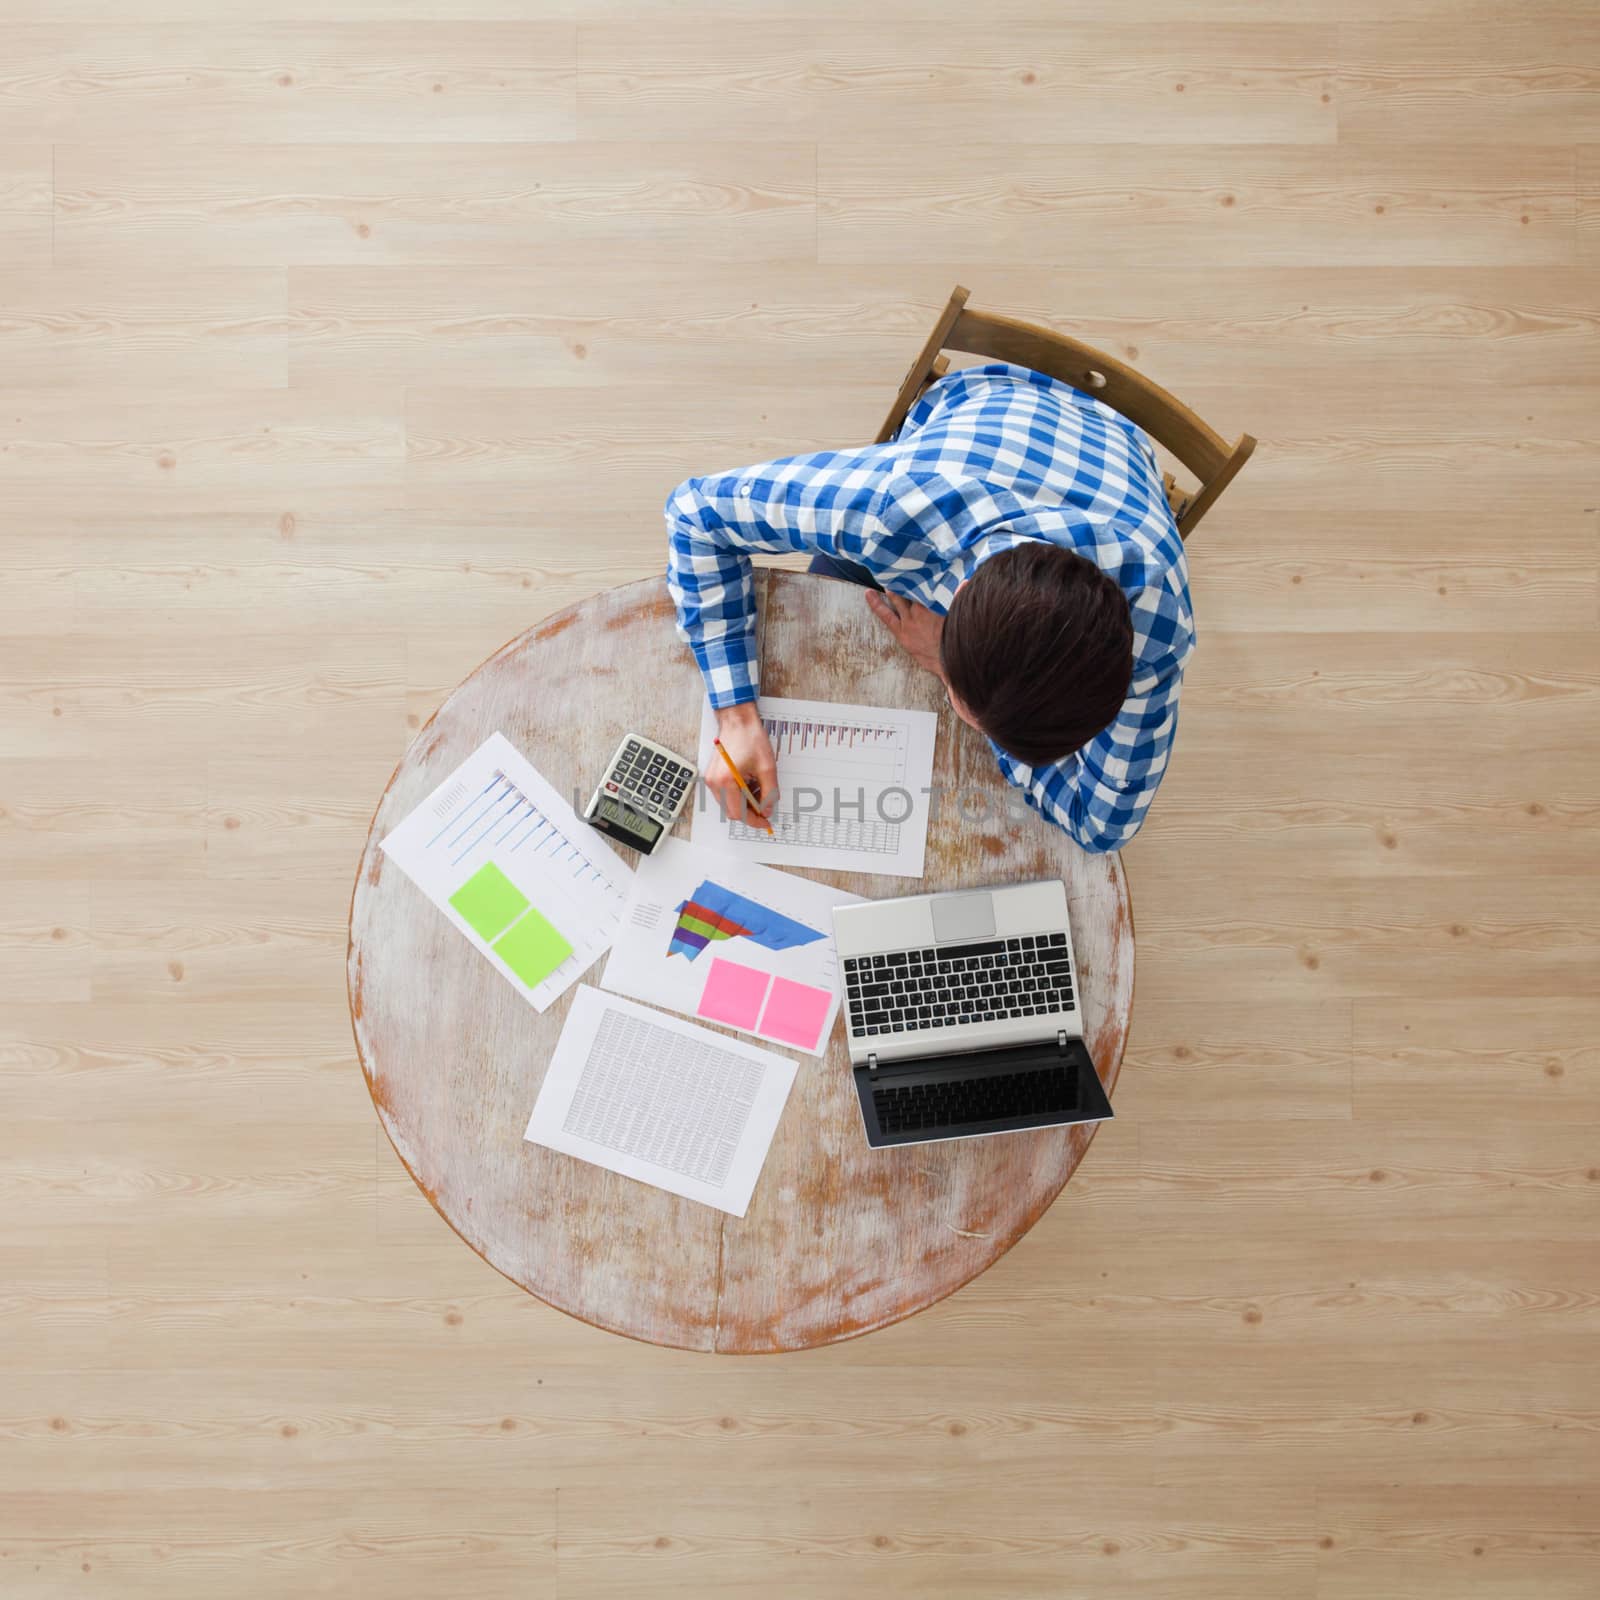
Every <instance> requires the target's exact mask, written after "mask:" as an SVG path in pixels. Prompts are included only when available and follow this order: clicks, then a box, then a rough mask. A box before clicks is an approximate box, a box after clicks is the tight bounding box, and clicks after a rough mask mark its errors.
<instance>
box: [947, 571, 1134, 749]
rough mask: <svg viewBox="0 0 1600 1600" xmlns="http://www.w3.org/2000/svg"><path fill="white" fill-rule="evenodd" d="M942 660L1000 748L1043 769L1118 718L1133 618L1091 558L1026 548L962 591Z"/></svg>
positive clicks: (1129, 672) (1128, 676)
mask: <svg viewBox="0 0 1600 1600" xmlns="http://www.w3.org/2000/svg"><path fill="white" fill-rule="evenodd" d="M939 662H940V665H941V666H942V667H943V668H944V676H945V682H946V683H948V684H949V686H950V688H951V689H952V690H953V691H954V692H955V694H956V696H957V697H958V698H959V699H960V700H961V701H963V702H964V703H965V705H966V707H967V709H968V710H969V711H970V712H971V713H972V714H973V716H974V717H976V718H977V719H978V725H979V727H981V728H982V729H983V731H984V732H985V733H986V734H988V735H989V737H990V738H991V739H993V740H994V742H995V743H996V744H997V745H999V746H1000V748H1001V749H1002V750H1004V751H1006V752H1007V753H1008V754H1009V755H1012V756H1014V757H1015V758H1016V759H1017V760H1018V761H1025V762H1027V763H1028V765H1029V766H1034V767H1038V766H1046V765H1048V764H1049V763H1051V762H1053V761H1060V760H1062V759H1064V758H1065V757H1066V756H1069V755H1071V754H1072V752H1073V751H1074V750H1077V749H1079V748H1080V747H1082V746H1083V745H1086V744H1087V743H1088V742H1089V741H1090V740H1091V739H1092V738H1094V736H1095V735H1096V734H1097V733H1101V732H1103V731H1104V730H1105V729H1106V728H1107V727H1109V726H1110V725H1111V723H1112V722H1114V721H1115V720H1116V716H1117V713H1118V711H1120V710H1121V709H1122V702H1123V701H1124V700H1125V699H1127V697H1128V685H1129V683H1130V682H1131V681H1132V678H1133V619H1132V618H1131V617H1130V616H1129V614H1128V602H1127V599H1126V597H1125V596H1124V595H1123V593H1122V590H1121V589H1120V588H1119V587H1118V586H1117V583H1116V581H1115V580H1114V579H1113V578H1111V577H1109V576H1108V575H1107V574H1106V573H1104V572H1102V571H1101V570H1100V568H1099V567H1097V566H1096V565H1095V564H1094V563H1093V562H1092V561H1086V560H1085V559H1084V558H1083V557H1082V556H1080V555H1076V554H1074V553H1073V552H1072V551H1071V550H1063V549H1061V548H1060V547H1059V546H1058V545H1053V544H1042V543H1038V542H1029V543H1027V544H1020V545H1016V546H1014V547H1013V548H1011V549H1010V550H1002V551H1001V552H1000V553H999V554H998V555H993V556H991V557H990V558H989V559H988V560H987V561H985V562H984V563H983V565H982V566H980V567H979V568H978V570H977V571H976V572H975V573H973V575H972V577H971V578H969V579H968V580H967V582H966V583H964V584H963V585H962V586H961V588H960V589H959V590H958V591H957V593H956V596H955V599H954V600H952V601H951V602H950V610H949V613H948V614H947V615H946V617H945V619H944V636H943V639H942V640H941V642H940V645H939Z"/></svg>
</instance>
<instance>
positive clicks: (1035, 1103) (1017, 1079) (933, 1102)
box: [872, 1067, 1077, 1133]
mask: <svg viewBox="0 0 1600 1600" xmlns="http://www.w3.org/2000/svg"><path fill="white" fill-rule="evenodd" d="M872 1104H873V1108H874V1109H875V1110H876V1111H877V1113H878V1126H879V1127H880V1128H881V1129H882V1130H883V1131H884V1132H885V1133H919V1132H922V1131H923V1130H925V1129H928V1128H933V1129H938V1128H953V1127H961V1126H964V1125H970V1124H972V1123H975V1122H997V1121H1001V1120H1004V1119H1006V1118H1011V1117H1033V1116H1060V1115H1063V1114H1065V1113H1067V1112H1070V1111H1074V1110H1076V1109H1077V1075H1076V1074H1075V1073H1072V1072H1068V1071H1067V1069H1066V1068H1065V1067H1041V1068H1039V1069H1038V1070H1036V1071H1033V1072H1007V1073H1003V1074H1000V1075H998V1076H993V1077H985V1076H982V1075H979V1076H977V1077H972V1078H952V1079H949V1080H947V1081H945V1082H941V1083H912V1084H890V1085H886V1086H885V1087H883V1088H881V1089H874V1090H873V1091H872Z"/></svg>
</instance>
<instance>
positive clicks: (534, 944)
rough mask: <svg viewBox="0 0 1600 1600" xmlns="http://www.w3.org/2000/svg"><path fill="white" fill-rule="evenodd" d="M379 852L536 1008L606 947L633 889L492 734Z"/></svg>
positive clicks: (603, 846) (618, 864) (594, 837)
mask: <svg viewBox="0 0 1600 1600" xmlns="http://www.w3.org/2000/svg"><path fill="white" fill-rule="evenodd" d="M383 851H384V854H385V855H387V856H388V857H389V859H390V860H391V861H393V862H394V863H395V865H396V866H398V867H399V868H400V869H401V871H403V872H404V873H405V874H406V876H407V877H408V878H410V879H411V881H412V882H413V883H415V884H416V885H417V887H418V888H419V889H421V890H422V892H423V893H424V894H425V895H427V897H428V898H429V899H430V900H432V901H433V903H434V904H435V905H436V906H438V907H439V909H440V910H441V911H442V912H444V914H445V915H446V916H447V917H448V918H449V919H450V920H451V921H452V922H453V923H455V925H456V927H457V928H459V929H460V930H461V932H462V933H464V934H465V935H466V936H467V938H468V939H470V940H471V941H472V943H473V944H475V945H476V946H477V947H478V949H479V950H480V951H481V952H482V953H483V954H484V955H485V956H487V957H488V958H489V960H490V961H491V962H493V964H494V965H495V966H496V967H498V968H499V969H500V972H501V973H502V975H503V976H504V977H505V978H507V979H508V980H509V981H510V983H511V984H512V985H513V986H514V987H515V988H516V989H517V990H518V991H519V992H520V993H521V994H522V996H523V998H524V999H526V1000H527V1001H528V1002H529V1003H530V1004H531V1005H532V1006H533V1008H534V1009H535V1010H536V1011H543V1010H544V1009H545V1007H546V1006H548V1005H549V1004H550V1002H551V1001H552V1000H554V999H555V998H556V997H557V996H558V995H560V994H562V993H563V992H565V990H566V989H567V988H568V986H569V985H571V984H572V983H573V982H574V981H575V980H576V979H577V978H578V977H580V976H581V975H582V974H583V973H584V972H585V971H587V970H588V968H589V967H590V966H592V965H593V964H594V962H595V961H596V960H597V959H598V958H599V957H600V956H601V955H603V954H604V953H605V952H606V951H607V950H608V949H609V948H610V946H611V941H612V939H613V938H615V936H616V932H617V928H618V926H619V925H620V923H621V920H622V908H623V906H624V905H625V904H626V903H627V899H628V891H629V890H630V889H631V888H632V886H633V874H632V872H631V871H630V870H629V868H628V867H627V865H626V864H625V863H624V862H623V860H622V859H621V857H620V856H618V855H617V854H616V852H615V851H613V850H612V848H611V846H610V845H609V844H607V843H606V841H605V840H604V839H603V838H602V837H601V836H600V835H599V834H598V833H596V832H595V831H594V829H593V828H591V827H590V826H589V825H588V823H586V822H583V821H581V820H580V819H579V817H578V815H577V813H576V812H575V811H574V810H573V809H572V807H571V806H570V805H568V804H567V802H566V801H565V800H563V799H562V798H561V796H560V795H559V794H558V793H557V792H556V790H555V789H554V788H553V787H551V785H550V784H549V783H547V782H546V781H545V780H544V778H543V777H541V776H540V774H539V772H538V771H537V769H535V767H534V766H533V764H532V763H531V762H530V761H529V760H528V759H527V757H526V756H524V755H523V754H522V752H521V751H520V750H518V749H517V747H516V746H515V745H514V744H512V743H511V741H510V740H509V739H507V738H506V737H505V735H504V734H499V733H496V734H493V735H491V736H490V737H489V738H488V739H487V740H485V741H484V743H483V744H481V745H479V746H478V748H477V749H476V750H475V751H474V752H473V753H472V754H471V755H470V756H468V757H467V759H466V760H465V761H463V762H462V763H461V765H460V766H459V767H457V768H456V770H455V771H454V772H452V773H451V774H450V776H449V777H448V778H446V779H445V780H444V782H443V783H441V784H440V785H439V787H438V788H437V789H435V790H434V791H433V793H432V794H430V795H429V796H428V798H427V799H426V800H424V801H423V802H422V804H421V805H419V806H418V807H417V808H416V810H414V811H413V812H412V813H411V814H410V816H408V817H407V818H406V819H405V821H404V822H402V823H401V824H400V825H399V827H397V828H396V829H395V830H394V832H392V833H391V834H390V835H389V836H388V837H387V838H386V839H385V840H384V841H383Z"/></svg>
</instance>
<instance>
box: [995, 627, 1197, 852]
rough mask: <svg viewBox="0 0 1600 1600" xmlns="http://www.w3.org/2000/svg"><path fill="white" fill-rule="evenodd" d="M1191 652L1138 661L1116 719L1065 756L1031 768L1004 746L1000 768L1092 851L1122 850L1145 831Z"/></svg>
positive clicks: (1169, 748)
mask: <svg viewBox="0 0 1600 1600" xmlns="http://www.w3.org/2000/svg"><path fill="white" fill-rule="evenodd" d="M1188 654H1189V647H1188V644H1187V642H1186V644H1185V648H1184V650H1183V652H1182V654H1181V655H1179V654H1174V655H1169V656H1167V657H1165V658H1163V659H1162V660H1161V661H1159V662H1157V663H1156V664H1155V665H1154V666H1153V667H1145V666H1142V665H1141V666H1139V667H1136V669H1135V671H1134V677H1133V684H1132V688H1131V691H1130V693H1129V695H1128V698H1127V699H1126V700H1125V701H1123V704H1122V710H1121V711H1120V712H1119V713H1118V714H1117V720H1116V721H1115V722H1113V723H1112V724H1111V726H1110V727H1109V728H1107V729H1106V730H1105V732H1104V733H1101V734H1097V735H1096V736H1095V737H1094V738H1093V739H1091V740H1090V741H1089V742H1088V744H1086V745H1085V746H1084V747H1083V749H1081V750H1080V751H1078V752H1077V754H1076V755H1072V756H1068V757H1067V759H1066V760H1065V761H1061V762H1058V763H1056V765H1054V766H1050V767H1027V766H1024V765H1023V764H1022V763H1020V762H1017V761H1014V760H1012V758H1011V757H1010V756H1008V755H1006V754H1005V753H1004V752H1001V754H1000V768H1001V771H1003V772H1004V773H1005V775H1006V776H1007V777H1008V778H1009V779H1010V780H1011V781H1012V782H1013V783H1014V784H1016V785H1017V786H1018V787H1019V788H1020V789H1022V790H1023V792H1024V793H1025V794H1026V795H1027V798H1028V803H1029V804H1030V805H1032V806H1035V807H1037V808H1038V810H1039V812H1040V814H1041V815H1042V816H1045V817H1047V818H1049V820H1050V821H1051V822H1054V823H1055V824H1056V825H1057V826H1058V827H1061V828H1064V829H1066V831H1067V832H1068V833H1069V834H1071V836H1072V837H1073V839H1075V840H1076V841H1077V843H1078V844H1080V845H1081V846H1082V847H1083V848H1084V849H1085V850H1088V851H1090V852H1092V853H1096V854H1099V853H1102V852H1104V851H1108V850H1120V849H1121V848H1122V847H1123V845H1125V844H1127V843H1128V841H1129V840H1130V839H1132V838H1133V836H1134V835H1135V834H1136V833H1137V832H1138V831H1139V827H1140V824H1141V823H1143V821H1144V818H1145V813H1146V812H1147V811H1148V810H1149V808H1150V802H1151V801H1152V800H1153V799H1154V798H1155V793H1156V790H1157V788H1159V787H1160V784H1161V779H1162V776H1163V774H1164V773H1165V772H1166V770H1167V762H1168V760H1169V759H1170V757H1171V755H1172V741H1173V737H1174V735H1175V734H1176V733H1177V730H1178V693H1179V690H1180V689H1181V688H1182V686H1183V664H1184V661H1185V660H1186V659H1187V657H1188Z"/></svg>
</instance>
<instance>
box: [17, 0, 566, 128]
mask: <svg viewBox="0 0 1600 1600" xmlns="http://www.w3.org/2000/svg"><path fill="white" fill-rule="evenodd" d="M208 20H209V25H208V26H206V27H204V28H195V27H193V26H151V25H150V23H149V22H148V21H144V22H140V23H138V24H130V23H127V22H124V21H120V20H118V21H113V20H111V17H110V14H109V13H106V12H104V11H103V12H102V14H101V15H100V16H99V17H97V18H94V19H93V20H87V19H82V20H70V21H69V20H66V19H64V18H63V19H60V20H52V21H49V22H43V23H38V22H36V23H33V24H30V25H26V26H23V27H21V28H16V29H13V30H11V32H10V34H9V39H8V43H9V46H10V49H9V52H8V55H9V59H10V61H11V63H12V65H11V68H10V70H9V71H8V70H6V69H4V68H0V138H13V137H18V138H26V139H31V140H45V141H59V142H61V143H64V144H71V143H95V142H101V141H105V142H109V143H115V142H117V141H118V140H119V139H120V138H121V136H122V133H123V131H124V130H125V129H126V127H127V125H128V122H129V119H130V118H136V119H137V121H138V126H139V127H140V129H141V130H142V134H141V138H142V139H143V140H147V141H162V140H171V141H174V142H179V143H190V142H200V141H211V140H221V141H224V142H228V143H245V142H256V141H260V142H263V143H278V142H282V143H288V144H301V143H305V144H331V143H339V142H341V141H351V142H359V141H363V140H372V141H375V142H382V143H384V144H400V145H406V144H418V143H443V142H445V141H477V140H483V141H488V142H505V141H509V140H518V139H528V140H542V139H570V138H572V137H573V135H574V133H575V131H576V129H575V88H576V84H575V73H574V67H575V62H576V38H575V32H574V29H573V28H572V27H571V26H570V25H568V24H565V23H561V22H545V21H527V22H520V21H519V22H487V21H484V22H475V23H474V24H472V25H471V26H470V27H463V26H462V25H461V24H460V23H459V22H456V21H450V20H435V21H426V22H425V21H415V22H410V23H401V22H395V21H377V20H374V21H371V22H364V23H359V24H355V25H350V24H341V23H337V22H333V21H330V20H326V19H323V20H315V19H307V20H296V21H290V22H263V21H257V20H256V19H255V17H251V18H249V19H248V20H244V19H243V18H241V19H240V20H238V21H234V22H229V21H227V20H225V19H221V18H213V19H208Z"/></svg>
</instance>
